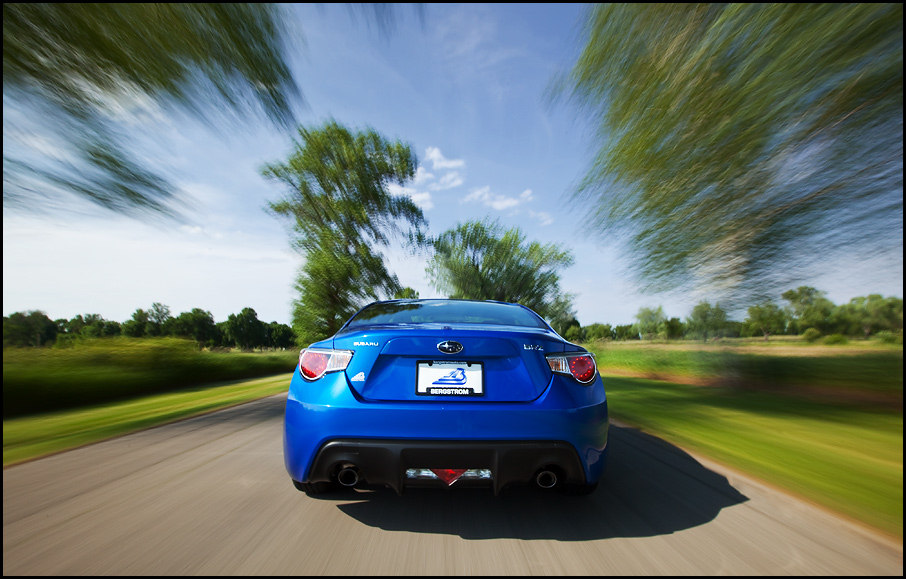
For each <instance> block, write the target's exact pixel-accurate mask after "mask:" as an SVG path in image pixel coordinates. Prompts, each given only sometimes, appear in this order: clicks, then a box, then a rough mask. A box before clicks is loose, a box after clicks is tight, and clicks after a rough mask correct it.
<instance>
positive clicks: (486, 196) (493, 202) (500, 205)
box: [462, 186, 534, 211]
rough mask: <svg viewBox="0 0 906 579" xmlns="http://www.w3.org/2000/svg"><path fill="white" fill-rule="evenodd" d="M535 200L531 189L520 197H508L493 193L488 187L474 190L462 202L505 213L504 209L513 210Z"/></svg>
mask: <svg viewBox="0 0 906 579" xmlns="http://www.w3.org/2000/svg"><path fill="white" fill-rule="evenodd" d="M533 199H534V197H533V196H532V190H531V189H526V190H525V191H523V192H522V194H521V195H519V197H507V196H506V195H497V194H495V193H491V188H490V187H488V186H486V187H480V188H478V189H473V190H472V192H471V193H469V194H468V195H466V196H465V197H464V198H463V200H462V201H463V203H468V202H478V203H481V204H482V205H486V206H487V207H490V208H492V209H496V210H498V211H503V210H504V209H511V208H513V207H517V206H519V205H522V204H523V203H528V202H530V201H532V200H533Z"/></svg>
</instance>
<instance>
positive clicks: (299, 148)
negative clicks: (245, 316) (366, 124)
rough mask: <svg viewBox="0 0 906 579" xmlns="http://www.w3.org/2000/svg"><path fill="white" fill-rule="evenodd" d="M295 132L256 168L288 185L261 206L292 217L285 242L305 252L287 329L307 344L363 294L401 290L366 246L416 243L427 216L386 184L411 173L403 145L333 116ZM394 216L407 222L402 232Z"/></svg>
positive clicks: (411, 159)
mask: <svg viewBox="0 0 906 579" xmlns="http://www.w3.org/2000/svg"><path fill="white" fill-rule="evenodd" d="M299 135H300V137H301V142H299V141H297V142H296V143H295V149H294V151H293V152H292V154H291V155H290V157H289V159H288V160H287V161H286V162H282V163H274V164H269V165H266V166H265V167H264V169H263V170H262V173H263V174H264V176H265V177H266V178H268V179H274V180H277V181H278V182H281V183H283V184H284V185H285V186H286V188H287V189H288V191H289V193H288V195H287V196H286V197H285V198H284V199H282V200H280V201H278V202H273V203H270V204H269V207H270V209H271V211H272V212H273V213H274V214H275V215H277V216H279V217H287V218H291V219H292V224H293V239H292V245H293V247H294V249H295V250H296V251H298V252H299V253H300V254H302V255H303V256H304V257H305V263H304V265H302V267H301V269H300V272H299V275H298V277H297V280H296V289H297V290H298V291H299V299H298V300H296V301H295V302H294V304H293V331H294V332H296V335H297V336H298V339H299V342H300V343H305V344H308V343H311V342H314V341H317V340H320V339H322V338H325V337H327V336H330V335H332V334H333V333H335V332H336V331H337V330H338V329H339V328H340V326H341V325H342V324H343V323H344V322H345V321H346V320H347V319H348V318H349V317H350V316H351V315H352V314H354V313H355V312H356V311H357V310H358V309H359V308H361V307H362V306H364V305H365V304H366V303H367V302H368V301H371V300H374V299H378V298H379V297H381V296H393V295H396V294H397V293H398V292H400V291H402V287H401V286H400V284H399V281H398V280H397V278H396V276H395V275H393V274H391V273H390V272H389V271H387V268H386V266H385V264H384V260H383V258H382V257H381V255H380V254H377V253H375V252H374V250H373V249H372V248H374V247H381V246H384V247H386V246H388V245H389V244H390V240H391V237H392V236H394V235H397V234H398V235H400V237H403V238H407V239H408V241H409V242H410V243H412V244H415V245H416V246H417V245H419V244H424V239H425V233H424V231H423V227H426V226H427V222H426V221H425V218H424V215H423V214H422V211H421V209H419V208H418V206H416V205H415V203H413V202H412V199H411V198H409V197H408V196H405V195H394V194H391V193H390V192H389V191H388V187H387V186H388V185H389V184H390V183H397V184H400V185H401V184H403V183H405V182H406V181H407V180H409V179H411V178H412V177H413V176H414V175H415V169H416V167H417V166H418V159H417V158H416V156H415V154H414V153H412V151H411V149H410V147H409V145H407V144H404V143H402V142H400V141H393V142H391V141H388V140H386V139H385V138H384V137H382V136H381V135H379V134H378V133H377V132H375V131H374V130H372V129H365V130H363V131H360V132H356V133H353V132H351V131H350V130H349V129H347V128H346V127H344V126H342V125H340V124H339V123H337V122H336V121H333V120H330V121H328V122H326V123H325V124H324V125H323V126H322V127H319V128H304V127H303V128H300V129H299ZM400 222H402V223H404V224H408V226H409V230H408V233H407V234H405V235H403V233H402V232H403V229H402V228H401V227H400Z"/></svg>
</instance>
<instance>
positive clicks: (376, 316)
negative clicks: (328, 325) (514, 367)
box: [345, 300, 547, 329]
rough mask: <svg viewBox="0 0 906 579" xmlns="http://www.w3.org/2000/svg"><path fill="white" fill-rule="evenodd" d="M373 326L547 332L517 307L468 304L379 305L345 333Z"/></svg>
mask: <svg viewBox="0 0 906 579" xmlns="http://www.w3.org/2000/svg"><path fill="white" fill-rule="evenodd" d="M373 324H493V325H502V326H523V327H529V328H544V329H546V328H547V325H546V324H545V323H544V321H543V320H542V319H541V318H539V317H538V316H537V315H535V314H534V313H532V312H531V311H529V310H527V309H525V308H523V307H521V306H516V305H509V304H500V303H494V302H472V301H467V300H412V301H408V300H407V301H394V302H378V303H374V304H371V305H369V306H366V307H365V308H363V309H362V311H360V312H359V313H357V314H356V315H355V316H353V318H352V319H351V320H349V323H348V324H347V325H346V328H345V329H350V328H355V327H358V326H369V325H373Z"/></svg>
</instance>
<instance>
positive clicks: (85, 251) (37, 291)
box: [3, 4, 903, 325]
mask: <svg viewBox="0 0 906 579" xmlns="http://www.w3.org/2000/svg"><path fill="white" fill-rule="evenodd" d="M297 10H298V16H299V20H300V22H301V27H302V30H303V33H304V48H303V49H301V50H299V51H297V52H295V53H294V54H295V58H294V62H293V68H294V70H295V72H296V75H297V79H298V81H299V84H300V86H301V88H302V90H303V93H304V95H305V99H306V103H307V106H306V108H305V109H304V110H302V111H300V115H299V120H300V122H301V123H303V124H306V125H319V124H321V123H323V122H324V121H325V120H327V119H328V118H331V117H332V118H334V119H336V120H337V121H338V122H340V123H342V124H344V125H346V126H348V127H350V128H364V127H366V126H367V127H371V128H374V129H375V130H377V131H378V132H380V133H381V134H383V135H384V136H386V137H388V138H394V139H401V140H403V141H405V142H408V143H409V144H410V145H411V146H412V148H413V150H414V151H415V152H416V154H417V155H418V158H419V161H420V168H419V172H418V174H417V176H416V179H415V180H414V181H413V182H412V183H409V184H407V185H406V186H405V188H404V189H402V190H399V192H402V193H405V194H408V195H411V196H412V198H413V199H414V200H415V201H416V203H418V204H419V205H420V206H421V207H422V208H423V210H424V212H425V216H426V218H427V219H428V222H429V227H430V231H431V233H434V234H438V233H441V232H442V231H445V230H446V229H449V228H450V227H453V226H455V225H456V223H457V222H462V221H466V220H470V219H483V218H486V217H489V218H491V219H498V220H499V221H500V223H501V224H502V225H504V226H505V227H514V226H518V227H520V228H521V229H522V231H523V233H524V234H525V235H526V236H527V238H528V239H530V240H537V241H540V242H542V243H551V242H553V243H558V244H562V245H563V246H565V247H568V248H570V249H571V250H572V252H573V255H574V257H575V265H573V266H572V267H571V268H569V269H566V270H564V271H562V273H561V279H562V281H561V285H562V288H563V289H564V291H567V292H569V293H572V294H575V296H576V297H575V300H574V304H575V308H576V313H577V317H578V319H579V321H580V322H581V323H582V324H583V325H587V324H591V323H594V322H601V323H611V324H624V323H631V322H633V321H634V315H635V314H636V313H637V312H638V310H639V308H640V307H643V306H645V307H657V306H659V305H660V306H663V308H664V311H665V313H666V314H667V315H668V316H671V317H672V316H677V317H681V318H682V317H685V316H687V315H688V314H689V312H690V311H691V309H692V306H693V305H695V303H697V302H698V301H699V300H701V299H710V298H711V296H708V295H707V294H697V293H694V292H693V293H687V294H683V295H645V294H641V293H640V292H639V291H638V289H637V287H636V285H635V284H634V283H633V281H632V277H631V275H630V273H629V270H628V269H627V268H626V262H625V261H624V258H623V257H622V248H621V246H620V244H619V243H618V242H617V241H616V240H610V239H607V238H606V237H604V236H601V235H597V236H596V235H592V234H590V233H589V232H588V231H585V230H583V229H582V228H581V225H582V223H583V218H584V215H585V214H586V212H587V210H588V208H586V207H583V206H581V205H579V204H575V203H572V202H571V201H570V200H569V192H570V191H571V188H572V186H573V185H574V184H575V183H576V182H577V180H578V179H580V178H581V176H582V174H583V171H584V170H585V168H586V167H587V162H588V159H589V158H590V153H591V149H590V141H589V140H588V137H589V127H587V126H585V125H583V123H582V120H581V118H580V117H579V116H577V115H576V114H575V112H574V111H573V110H571V109H570V108H569V107H568V106H566V105H565V104H563V103H554V104H551V103H549V102H548V101H547V100H546V99H545V97H544V94H545V90H546V89H547V87H548V85H549V83H550V82H551V79H552V77H553V76H554V75H555V74H556V73H557V72H559V71H561V70H563V69H564V68H565V67H568V66H569V65H570V64H572V63H573V62H575V57H576V55H577V54H578V52H579V50H580V48H581V46H580V44H579V43H580V40H581V34H580V24H581V19H582V15H583V10H584V9H583V7H582V5H578V4H556V5H547V4H525V5H519V4H502V5H481V4H468V5H454V4H439V5H429V6H427V8H426V13H425V22H424V25H423V26H422V25H421V24H420V22H419V20H418V19H417V18H415V16H414V15H413V13H409V12H406V11H405V10H404V11H403V12H402V19H401V20H400V21H399V22H398V24H397V29H396V31H395V32H393V33H392V34H390V35H389V36H382V35H380V34H378V33H377V32H373V31H370V30H369V28H368V27H367V26H366V25H365V24H364V23H363V22H359V23H358V24H354V23H353V22H352V20H351V19H350V16H349V14H348V12H347V10H346V9H345V8H343V7H338V6H331V5H327V6H323V7H322V8H320V9H319V8H317V7H314V6H311V5H303V6H298V7H297ZM129 123H130V124H131V126H132V128H133V130H134V131H135V134H136V141H135V142H136V144H137V146H138V147H139V148H140V150H141V151H142V154H143V155H144V156H145V157H146V158H147V159H148V163H149V164H151V163H153V164H155V166H160V167H167V168H169V170H170V171H172V175H173V176H174V180H175V181H176V182H177V183H178V184H179V185H180V186H181V187H182V188H183V189H184V190H185V191H186V192H188V193H189V194H190V199H191V203H192V205H191V209H190V210H189V211H187V212H186V214H187V215H188V221H187V222H186V223H182V224H165V223H157V222H147V221H145V220H143V219H130V218H125V217H121V216H118V215H114V214H111V213H105V212H103V211H100V210H97V209H94V208H92V207H89V206H86V205H84V204H82V203H79V202H73V203H72V204H68V205H66V206H65V207H62V208H57V209H56V210H54V211H53V212H51V213H45V214H41V215H38V216H36V215H28V214H24V213H22V212H18V211H12V210H9V209H7V208H4V213H3V274H4V284H3V313H4V315H9V314H11V313H13V312H16V311H26V310H33V309H39V310H42V311H44V312H45V313H46V314H47V315H48V316H50V317H51V318H54V319H55V318H71V317H73V316H75V315H76V314H85V313H98V314H101V315H102V316H104V317H105V318H107V319H111V320H117V321H120V322H122V321H125V320H126V319H129V318H130V317H131V315H132V312H134V311H135V309H137V308H144V309H147V308H149V307H150V305H151V304H152V303H153V302H161V303H163V304H165V305H167V306H169V307H170V309H171V312H172V313H173V314H174V315H176V314H178V313H180V312H183V311H188V310H190V309H192V308H195V307H198V308H202V309H205V310H208V311H210V312H211V313H212V314H213V315H214V318H215V320H216V321H218V322H219V321H223V320H225V319H226V317H227V316H228V315H229V314H231V313H238V312H239V311H240V310H241V309H242V308H245V307H251V308H254V309H255V311H256V312H257V313H258V317H259V318H260V319H261V320H263V321H265V322H270V321H278V322H282V323H290V316H291V314H290V312H291V305H290V304H291V301H292V299H293V298H294V294H293V289H292V284H293V279H294V277H295V275H296V271H297V269H298V266H299V265H300V264H301V258H300V257H299V256H298V255H296V254H294V253H292V252H291V251H290V249H289V235H288V233H287V230H286V227H285V224H284V223H282V222H281V221H279V220H277V219H276V218H274V217H272V216H271V215H269V214H268V213H266V212H265V211H264V207H265V206H266V203H267V202H268V201H271V200H276V199H277V198H278V197H279V196H280V195H281V194H282V193H283V191H282V190H281V189H280V187H279V186H278V185H277V184H276V183H273V182H269V181H266V180H264V179H263V178H262V177H261V175H260V168H261V166H262V165H263V164H264V163H266V162H271V161H277V160H281V159H284V158H286V156H287V155H288V154H289V152H290V150H291V137H292V135H291V134H288V133H287V132H285V131H280V130H278V129H276V128H274V127H273V126H272V125H269V124H267V123H266V122H264V121H254V122H249V123H246V124H245V125H244V126H240V127H235V128H233V129H230V130H228V131H214V130H211V129H209V128H208V127H206V126H205V125H204V123H203V122H200V121H197V120H193V119H185V118H179V117H175V116H173V115H167V114H164V113H163V112H161V111H160V110H158V109H156V108H154V107H149V108H148V109H147V110H144V111H143V112H142V114H132V115H130V117H129ZM385 255H386V256H387V258H388V261H389V264H390V269H391V271H394V272H395V273H396V274H397V276H398V277H399V279H400V281H401V283H402V284H403V285H408V286H411V287H413V288H415V289H416V290H418V291H419V294H420V296H421V297H440V295H439V294H438V293H437V292H436V291H435V290H434V288H432V287H431V286H430V285H429V282H428V279H427V277H426V275H425V259H424V258H416V257H411V256H407V255H406V254H405V252H403V251H401V250H399V249H396V248H392V249H390V250H388V251H385ZM826 271H827V273H826V275H825V276H823V277H821V278H818V279H808V280H803V285H812V286H814V287H817V288H819V289H822V290H825V291H827V292H828V295H829V297H830V299H831V300H833V301H834V302H835V303H844V302H847V301H848V300H849V299H850V298H852V297H855V296H859V295H867V294H869V293H881V294H883V295H897V296H902V279H903V266H902V253H901V254H900V256H899V261H898V263H893V264H891V263H889V262H888V263H885V264H884V265H883V266H882V265H879V264H878V263H874V262H872V261H871V260H866V259H859V258H852V259H851V260H850V261H848V262H835V263H833V264H828V265H827V268H826ZM712 301H713V300H712ZM777 301H778V302H781V300H780V296H777Z"/></svg>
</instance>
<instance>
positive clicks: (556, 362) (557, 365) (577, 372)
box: [547, 352, 598, 384]
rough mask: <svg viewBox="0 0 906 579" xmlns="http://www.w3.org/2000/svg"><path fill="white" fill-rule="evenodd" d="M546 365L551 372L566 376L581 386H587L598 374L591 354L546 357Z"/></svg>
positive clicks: (593, 356)
mask: <svg viewBox="0 0 906 579" xmlns="http://www.w3.org/2000/svg"><path fill="white" fill-rule="evenodd" d="M547 363H548V365H549V366H550V367H551V370H552V371H553V372H556V373H557V374H568V375H570V376H572V377H573V378H575V379H576V380H577V381H579V382H581V383H582V384H588V383H589V382H591V381H592V380H594V379H595V376H596V375H597V373H598V367H597V365H596V364H595V355H594V354H592V353H591V352H581V353H578V354H557V355H553V356H548V357H547Z"/></svg>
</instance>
